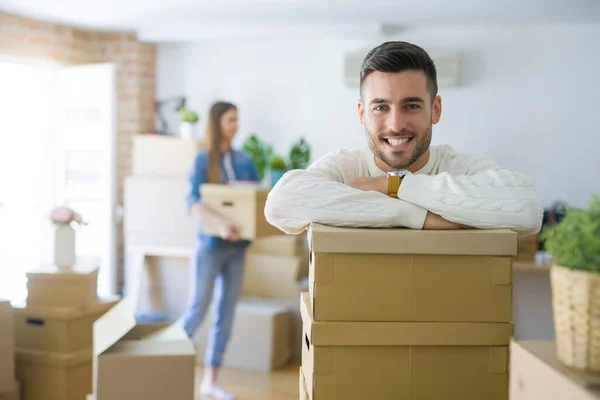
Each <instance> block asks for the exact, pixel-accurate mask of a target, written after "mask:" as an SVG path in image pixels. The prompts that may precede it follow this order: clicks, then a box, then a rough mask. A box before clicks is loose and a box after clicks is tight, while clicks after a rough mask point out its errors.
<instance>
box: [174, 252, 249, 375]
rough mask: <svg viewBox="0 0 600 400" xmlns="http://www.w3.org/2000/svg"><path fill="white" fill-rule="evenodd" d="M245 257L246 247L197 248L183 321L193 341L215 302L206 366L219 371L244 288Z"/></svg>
mask: <svg viewBox="0 0 600 400" xmlns="http://www.w3.org/2000/svg"><path fill="white" fill-rule="evenodd" d="M245 257H246V248H245V247H243V246H236V245H235V244H227V245H226V246H220V247H217V248H206V247H203V246H197V247H196V251H195V257H193V258H192V260H191V267H192V277H191V279H192V281H191V282H190V288H191V292H190V302H189V305H188V307H187V310H186V312H185V313H184V315H183V317H182V321H183V328H184V329H185V331H186V333H187V335H188V336H189V337H190V338H192V337H193V336H194V333H195V332H196V329H197V328H198V327H199V326H200V324H201V323H202V321H203V320H204V316H205V315H206V311H207V310H208V306H209V305H210V303H211V300H213V312H212V315H213V321H212V326H211V328H210V333H209V335H208V341H207V348H206V353H205V357H204V365H205V366H210V367H217V368H218V367H220V366H221V363H222V362H223V355H224V354H225V350H226V348H227V343H228V342H229V337H230V335H231V327H232V325H233V318H234V316H235V306H236V304H237V301H238V299H239V296H240V291H241V288H242V280H243V277H244V261H245ZM213 292H214V298H213Z"/></svg>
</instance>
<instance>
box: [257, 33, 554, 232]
mask: <svg viewBox="0 0 600 400" xmlns="http://www.w3.org/2000/svg"><path fill="white" fill-rule="evenodd" d="M437 90H438V88H437V78H436V69H435V65H434V63H433V61H432V60H431V58H430V57H429V55H428V54H427V53H426V52H425V51H424V50H423V49H422V48H420V47H418V46H415V45H413V44H410V43H406V42H386V43H383V44H382V45H380V46H378V47H376V48H374V49H373V50H371V51H370V52H369V54H368V55H367V56H366V58H365V60H364V62H363V65H362V68H361V71H360V99H359V100H358V115H359V117H360V121H361V123H362V125H363V126H364V127H365V136H366V139H367V143H368V148H365V149H361V150H338V151H336V152H333V153H330V154H327V155H326V156H324V157H323V158H321V159H320V160H318V161H316V162H315V163H314V164H313V165H311V166H310V167H309V168H308V169H307V170H293V171H289V172H288V173H286V174H285V175H284V176H283V177H282V178H281V179H280V180H279V182H278V183H277V185H276V186H275V187H274V188H273V190H272V191H271V192H270V194H269V197H268V199H267V203H266V207H265V215H266V218H267V220H268V221H269V223H271V224H272V225H274V226H276V227H278V228H279V229H281V230H283V231H285V232H287V233H291V234H297V233H300V232H302V231H303V230H305V229H306V227H307V226H308V225H309V224H310V223H311V222H318V223H322V224H327V225H334V226H345V227H407V228H412V229H460V228H463V227H472V228H509V229H513V230H515V231H517V232H520V233H535V232H537V231H539V229H540V227H541V223H542V212H543V210H542V205H541V202H540V199H539V197H538V195H537V193H536V191H535V189H534V186H533V183H532V181H531V179H529V177H527V176H526V175H525V174H523V173H519V172H513V171H510V170H508V169H506V168H503V167H501V166H499V165H497V164H496V163H495V162H494V161H492V160H491V159H490V158H488V157H485V156H482V155H477V154H461V153H458V152H457V151H455V150H454V149H453V148H452V147H451V146H449V145H443V146H430V144H431V135H432V128H433V125H435V124H437V123H438V122H439V120H440V117H441V115H442V100H441V97H440V96H439V95H438V94H437Z"/></svg>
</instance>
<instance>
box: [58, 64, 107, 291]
mask: <svg viewBox="0 0 600 400" xmlns="http://www.w3.org/2000/svg"><path fill="white" fill-rule="evenodd" d="M57 86H58V90H57V92H58V98H59V101H58V106H59V110H58V116H59V119H58V127H57V128H58V129H57V140H56V151H57V154H56V163H57V164H56V168H55V171H56V176H55V203H56V204H66V205H68V206H69V207H72V208H73V209H75V210H76V211H77V212H79V213H81V214H82V216H83V219H84V220H85V221H86V222H88V225H86V226H84V227H81V228H80V229H78V231H77V242H76V251H77V256H78V257H82V258H97V259H98V261H99V263H100V272H99V276H98V290H99V294H100V295H109V294H114V293H116V289H117V287H116V286H117V212H116V211H117V181H116V176H117V173H116V161H117V160H116V157H117V143H116V142H117V141H116V118H117V114H116V102H117V100H116V99H117V97H116V79H115V67H114V65H113V64H89V65H78V66H72V67H65V68H61V69H60V71H58V85H57Z"/></svg>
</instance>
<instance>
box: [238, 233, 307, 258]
mask: <svg viewBox="0 0 600 400" xmlns="http://www.w3.org/2000/svg"><path fill="white" fill-rule="evenodd" d="M248 252H249V253H256V254H268V255H272V256H281V257H300V256H304V255H308V243H307V239H306V235H296V236H293V235H281V236H269V237H264V238H258V239H256V240H255V241H254V242H252V245H251V246H250V247H248Z"/></svg>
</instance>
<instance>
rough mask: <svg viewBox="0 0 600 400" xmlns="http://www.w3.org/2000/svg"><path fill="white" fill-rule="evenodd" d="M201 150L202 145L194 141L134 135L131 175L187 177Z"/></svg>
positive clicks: (150, 135) (171, 137)
mask: <svg viewBox="0 0 600 400" xmlns="http://www.w3.org/2000/svg"><path fill="white" fill-rule="evenodd" d="M202 148H203V146H202V143H201V142H199V141H196V140H189V139H182V138H179V137H175V136H166V135H155V134H139V135H135V136H134V138H133V154H132V158H133V159H132V164H133V165H132V170H133V171H132V172H133V175H138V176H187V174H188V173H189V171H190V170H191V168H192V165H193V162H194V157H195V156H196V153H197V152H198V151H200V150H201V149H202Z"/></svg>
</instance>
